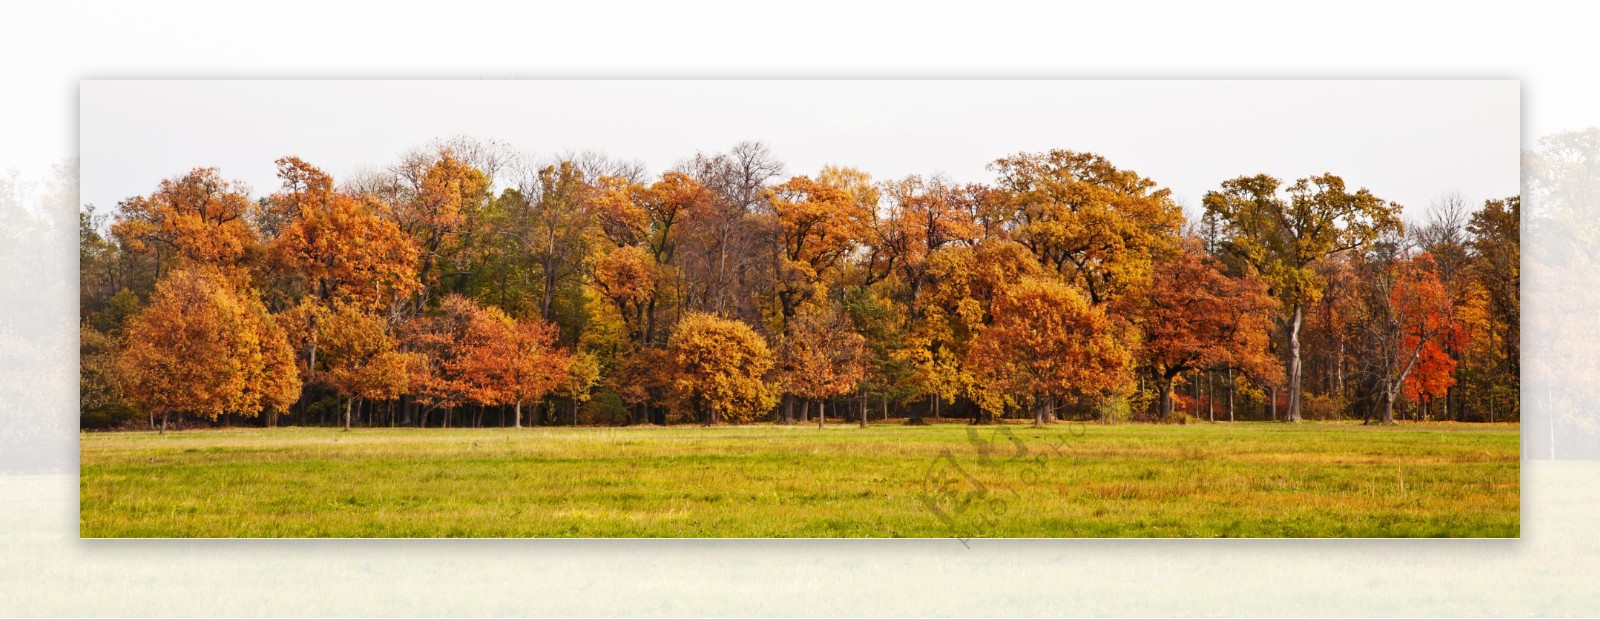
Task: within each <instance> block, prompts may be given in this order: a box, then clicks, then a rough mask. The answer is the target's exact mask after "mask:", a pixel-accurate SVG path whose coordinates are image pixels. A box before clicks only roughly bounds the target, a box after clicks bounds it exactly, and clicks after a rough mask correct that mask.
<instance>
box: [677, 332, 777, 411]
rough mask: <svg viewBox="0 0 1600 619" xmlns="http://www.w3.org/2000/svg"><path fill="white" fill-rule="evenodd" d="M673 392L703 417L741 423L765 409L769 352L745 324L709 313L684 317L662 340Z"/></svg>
mask: <svg viewBox="0 0 1600 619" xmlns="http://www.w3.org/2000/svg"><path fill="white" fill-rule="evenodd" d="M667 350H668V356H669V357H668V358H669V359H670V360H671V363H672V367H673V380H672V397H673V399H674V400H675V401H676V402H678V403H679V404H680V405H682V406H683V407H684V408H686V409H687V410H689V411H692V412H693V413H694V414H695V415H696V416H697V417H698V418H699V419H701V420H702V422H703V423H706V424H713V423H719V422H723V421H726V422H730V423H740V422H745V421H750V420H752V419H754V418H755V417H756V416H757V415H760V414H762V413H764V412H766V411H768V410H770V409H771V408H772V407H773V406H774V405H775V404H776V400H777V394H776V393H775V392H774V391H773V389H772V387H771V386H770V385H768V384H767V382H766V376H767V373H768V372H769V371H770V370H771V369H772V366H773V358H772V353H771V351H769V350H768V348H767V343H766V342H765V341H764V340H762V339H761V337H760V336H758V335H756V333H755V331H753V330H751V329H750V327H749V326H747V325H745V324H744V323H741V322H739V321H736V320H728V319H726V318H718V317H716V316H713V315H711V314H703V313H694V314H690V315H688V316H686V317H684V319H683V321H682V322H680V323H678V328H677V329H676V330H674V331H673V332H672V338H671V339H670V340H668V342H667Z"/></svg>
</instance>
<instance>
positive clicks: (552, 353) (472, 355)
mask: <svg viewBox="0 0 1600 619" xmlns="http://www.w3.org/2000/svg"><path fill="white" fill-rule="evenodd" d="M556 338H557V333H556V328H555V325H553V324H551V323H549V322H547V321H545V320H543V319H540V318H537V317H533V318H530V319H527V320H522V321H518V320H514V319H512V318H511V317H510V316H508V315H506V313H505V312H503V311H501V310H500V308H497V307H487V308H481V309H478V308H473V309H472V310H471V311H470V315H469V317H468V319H467V327H466V331H465V333H463V334H462V343H461V346H462V348H463V349H464V350H463V353H462V354H461V355H460V356H459V357H458V358H457V359H456V360H455V362H454V364H453V365H452V366H451V368H450V369H451V370H453V371H454V374H455V375H457V376H459V377H460V380H462V381H463V382H465V383H466V385H467V386H466V393H467V395H466V398H467V399H468V400H470V401H473V402H476V403H478V404H480V405H485V406H494V405H500V404H511V405H513V406H514V407H515V411H516V416H515V422H514V423H515V427H518V428H520V427H522V405H523V404H525V403H530V402H531V403H537V402H539V401H541V400H543V399H544V398H545V396H546V395H549V394H550V393H551V392H552V391H554V390H556V389H557V388H558V387H560V386H562V385H565V384H567V383H568V382H570V381H569V374H570V372H569V369H570V367H571V365H572V358H571V356H570V355H569V354H567V353H566V352H565V351H562V350H561V349H559V348H558V347H557V345H556Z"/></svg>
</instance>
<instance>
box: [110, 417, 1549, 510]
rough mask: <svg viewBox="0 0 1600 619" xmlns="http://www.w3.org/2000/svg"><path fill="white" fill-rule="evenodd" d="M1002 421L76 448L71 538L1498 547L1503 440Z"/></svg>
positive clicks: (292, 434) (1497, 430)
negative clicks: (1441, 543) (1012, 540)
mask: <svg viewBox="0 0 1600 619" xmlns="http://www.w3.org/2000/svg"><path fill="white" fill-rule="evenodd" d="M1003 427H1004V428H1005V429H1006V431H1009V432H1010V435H1009V436H1008V435H1007V434H1004V433H1002V432H1001V430H1000V429H998V428H997V427H996V426H979V427H975V428H970V429H971V430H972V431H975V433H976V434H975V437H976V439H977V441H974V440H973V438H974V435H973V434H971V433H969V426H966V425H956V424H949V425H934V426H928V427H908V426H902V425H898V424H884V425H874V426H873V427H871V428H868V429H865V430H863V429H860V428H857V427H855V426H854V425H838V426H831V427H829V428H828V429H826V430H821V431H819V430H817V429H816V428H815V427H814V426H798V427H780V426H770V425H756V426H744V427H727V428H710V429H707V428H700V427H671V428H654V427H646V428H538V429H522V430H514V429H451V430H444V429H357V430H354V431H352V432H349V433H343V432H340V431H338V430H336V429H326V428H275V429H229V430H201V431H185V432H176V433H169V434H167V435H166V436H158V435H156V434H154V433H143V432H141V433H86V434H84V435H83V438H82V452H81V464H82V468H81V476H80V481H79V484H80V507H79V509H80V516H79V518H80V521H79V524H80V534H81V535H82V536H84V537H191V536H197V537H1191V536H1198V537H1427V536H1443V537H1515V536H1517V535H1518V530H1519V517H1518V511H1519V510H1518V429H1517V426H1514V425H1498V426H1483V425H1451V424H1427V425H1402V426H1391V427H1364V426H1360V425H1355V424H1332V423H1303V424H1297V425H1285V424H1262V423H1249V424H1247V423H1240V424H1234V425H1229V424H1204V425H1188V426H1153V425H1115V426H1102V425H1098V424H1088V425H1082V424H1055V425H1052V426H1050V427H1047V428H1043V429H1036V428H1033V427H1031V426H1025V425H1008V426H1003ZM1012 438H1015V439H1016V440H1015V441H1013V440H1012ZM981 444H987V445H989V446H990V447H991V448H992V450H991V451H990V453H989V454H988V455H987V456H985V455H983V453H982V448H981ZM1023 450H1025V453H1023Z"/></svg>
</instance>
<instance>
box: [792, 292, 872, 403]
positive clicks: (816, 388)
mask: <svg viewBox="0 0 1600 619" xmlns="http://www.w3.org/2000/svg"><path fill="white" fill-rule="evenodd" d="M781 357H782V362H783V366H784V371H783V373H782V374H783V376H782V379H783V384H784V388H785V389H786V390H787V392H788V393H792V394H794V395H797V396H799V397H800V398H801V402H802V403H803V405H804V406H806V407H808V408H809V407H810V405H811V402H812V401H813V400H825V399H827V398H832V397H837V396H841V395H845V394H847V393H852V392H854V391H855V390H856V389H857V387H859V386H860V384H861V381H863V380H864V379H865V378H866V370H867V350H866V338H863V337H862V336H861V334H860V333H857V332H856V330H855V325H854V324H853V323H852V322H851V321H850V315H849V314H846V313H845V312H844V311H842V310H840V309H839V308H838V307H835V306H832V305H820V306H819V305H815V304H813V305H808V306H806V307H804V308H802V309H801V310H800V312H799V314H798V315H796V316H795V319H794V320H793V321H792V322H791V323H790V328H789V337H788V338H787V339H786V340H784V346H783V349H782V355H781ZM785 421H790V420H787V419H786V420H785ZM824 423H825V419H824V413H823V411H822V409H821V406H819V407H818V411H817V427H818V428H821V427H823V425H824Z"/></svg>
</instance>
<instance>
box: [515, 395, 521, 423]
mask: <svg viewBox="0 0 1600 619" xmlns="http://www.w3.org/2000/svg"><path fill="white" fill-rule="evenodd" d="M514 419H516V424H517V425H516V427H518V428H521V427H522V400H517V414H516V416H515V417H514Z"/></svg>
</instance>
